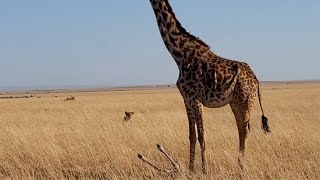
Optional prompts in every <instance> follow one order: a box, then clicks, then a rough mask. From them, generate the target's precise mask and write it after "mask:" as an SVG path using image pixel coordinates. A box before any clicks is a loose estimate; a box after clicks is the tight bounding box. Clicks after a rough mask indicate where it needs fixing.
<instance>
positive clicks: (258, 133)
mask: <svg viewBox="0 0 320 180" xmlns="http://www.w3.org/2000/svg"><path fill="white" fill-rule="evenodd" d="M58 95H59V97H53V94H52V97H51V96H49V95H48V96H46V97H43V98H40V99H39V98H28V99H2V100H0V178H1V179H3V178H12V179H67V178H69V179H99V178H100V179H105V178H107V179H162V178H165V177H163V176H160V175H158V174H157V172H155V171H154V170H152V169H151V168H149V167H148V166H147V165H146V164H143V163H142V162H141V161H140V160H139V159H138V158H137V154H138V153H141V154H144V155H145V156H146V157H147V158H148V159H149V160H150V161H153V162H154V163H155V164H157V165H158V166H160V167H163V168H167V169H170V168H171V167H170V164H169V163H168V162H167V160H166V159H165V158H164V157H163V156H162V155H161V154H160V153H159V152H158V151H157V149H156V147H155V145H156V144H157V143H160V144H162V145H163V146H164V147H165V148H166V149H167V150H168V152H169V153H170V154H171V155H172V156H173V157H174V159H176V160H177V161H179V162H180V163H181V164H182V165H183V166H185V167H188V157H189V141H188V123H187V116H186V113H185V109H184V105H183V100H182V98H181V96H180V95H179V93H178V91H177V90H176V89H167V90H140V91H115V92H96V93H77V94H75V93H73V95H75V96H76V99H75V100H74V101H64V100H63V99H64V98H65V97H66V96H67V95H68V94H58ZM62 95H65V96H64V97H62ZM262 96H263V102H262V103H263V106H264V109H265V112H266V115H267V116H268V118H269V122H270V128H271V131H272V133H271V134H268V135H265V134H263V131H262V130H261V129H260V128H261V127H260V126H261V122H260V117H261V112H260V108H259V106H258V103H256V106H255V108H254V110H253V113H252V116H251V132H250V133H249V137H248V140H247V148H246V155H245V162H246V166H245V170H244V171H241V170H240V169H239V167H238V164H237V157H238V135H237V129H236V124H235V120H234V117H233V114H232V112H231V110H230V107H229V106H226V107H223V108H219V109H207V108H205V109H204V126H205V133H206V143H207V149H206V151H207V161H208V168H209V174H208V175H203V174H202V173H201V163H200V152H199V145H198V144H197V151H196V173H193V174H191V175H190V177H191V178H193V179H320V113H319V110H320V85H312V86H311V85H287V86H284V87H282V86H281V87H280V86H279V88H278V87H277V86H275V85H268V86H265V87H264V88H263V89H262ZM124 111H134V112H135V114H134V115H133V117H132V119H131V120H130V122H124V121H123V117H124Z"/></svg>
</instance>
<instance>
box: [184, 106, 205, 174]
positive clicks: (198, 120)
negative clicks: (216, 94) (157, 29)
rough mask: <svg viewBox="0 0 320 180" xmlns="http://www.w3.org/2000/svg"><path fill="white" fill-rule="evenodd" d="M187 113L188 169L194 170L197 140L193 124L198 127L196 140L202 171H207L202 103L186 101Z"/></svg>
mask: <svg viewBox="0 0 320 180" xmlns="http://www.w3.org/2000/svg"><path fill="white" fill-rule="evenodd" d="M186 109H187V115H188V120H189V140H190V164H189V169H190V170H191V171H194V159H195V146H196V141H197V136H196V129H195V124H197V129H198V140H199V143H200V147H201V159H202V171H203V173H207V163H206V154H205V140H204V130H203V122H202V104H201V103H199V102H197V101H192V102H187V103H186Z"/></svg>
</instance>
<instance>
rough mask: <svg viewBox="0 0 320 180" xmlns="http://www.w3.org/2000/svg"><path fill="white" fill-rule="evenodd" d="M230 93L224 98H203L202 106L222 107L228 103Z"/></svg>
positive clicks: (230, 98)
mask: <svg viewBox="0 0 320 180" xmlns="http://www.w3.org/2000/svg"><path fill="white" fill-rule="evenodd" d="M232 97H233V96H232V95H231V96H228V97H226V98H221V99H217V98H210V99H204V100H203V101H202V104H203V106H205V107H208V108H219V107H223V106H225V105H227V104H229V103H230V102H231V100H232Z"/></svg>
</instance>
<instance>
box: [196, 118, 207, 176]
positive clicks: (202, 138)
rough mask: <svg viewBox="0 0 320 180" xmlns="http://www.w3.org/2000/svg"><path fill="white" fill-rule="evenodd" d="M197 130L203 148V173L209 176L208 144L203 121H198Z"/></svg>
mask: <svg viewBox="0 0 320 180" xmlns="http://www.w3.org/2000/svg"><path fill="white" fill-rule="evenodd" d="M197 130H198V140H199V143H200V148H201V160H202V172H203V173H204V174H207V173H208V172H207V160H206V142H205V136H204V134H205V133H204V129H203V121H202V118H201V120H198V121H197Z"/></svg>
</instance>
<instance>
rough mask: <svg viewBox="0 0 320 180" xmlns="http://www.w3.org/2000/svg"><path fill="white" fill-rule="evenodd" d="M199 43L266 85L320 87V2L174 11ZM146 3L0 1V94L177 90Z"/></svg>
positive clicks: (190, 4)
mask: <svg viewBox="0 0 320 180" xmlns="http://www.w3.org/2000/svg"><path fill="white" fill-rule="evenodd" d="M170 2H171V4H172V7H173V10H174V11H175V13H176V15H177V18H178V19H179V20H180V22H181V23H182V25H183V26H184V27H185V28H186V29H187V30H188V31H189V32H191V33H192V34H194V35H196V36H199V37H200V38H201V39H202V40H204V41H205V42H207V44H209V45H210V46H211V48H212V50H213V51H214V52H215V53H217V54H218V55H221V56H223V57H226V58H229V59H235V60H240V61H246V62H247V63H248V64H249V65H250V66H251V67H252V68H253V69H254V71H255V73H256V75H257V76H258V78H259V79H260V80H264V81H266V80H272V81H273V80H305V79H320V70H319V69H320V2H319V1H318V0H304V1H301V0H281V1H276V0H269V1H254V0H243V1H231V0H225V1H217V0H203V1H201V2H200V3H199V1H195V0H193V1H191V0H190V1H182V0H171V1H170ZM177 77H178V69H177V67H176V64H175V63H174V61H173V60H172V58H171V56H170V55H169V53H168V52H167V50H166V49H165V46H164V44H163V42H162V40H161V37H160V34H159V32H158V27H157V24H156V21H155V17H154V14H153V11H152V9H151V5H150V4H149V1H148V0H132V1H117V0H108V1H106V0H95V1H85V0H68V1H62V0H55V1H41V0H28V1H23V0H0V87H11V86H27V87H65V86H126V85H144V84H165V83H175V82H176V79H177Z"/></svg>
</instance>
